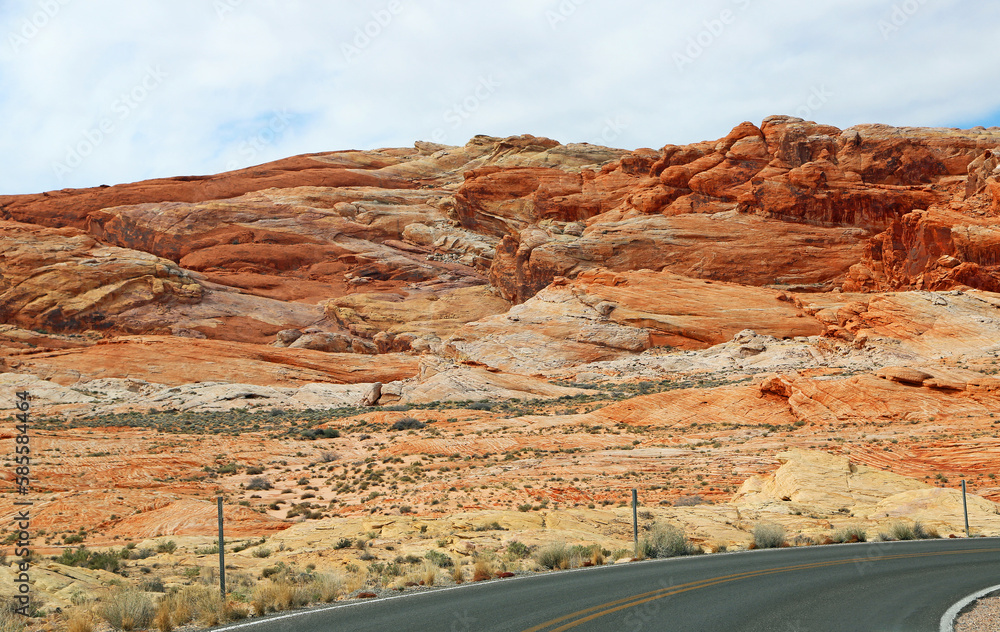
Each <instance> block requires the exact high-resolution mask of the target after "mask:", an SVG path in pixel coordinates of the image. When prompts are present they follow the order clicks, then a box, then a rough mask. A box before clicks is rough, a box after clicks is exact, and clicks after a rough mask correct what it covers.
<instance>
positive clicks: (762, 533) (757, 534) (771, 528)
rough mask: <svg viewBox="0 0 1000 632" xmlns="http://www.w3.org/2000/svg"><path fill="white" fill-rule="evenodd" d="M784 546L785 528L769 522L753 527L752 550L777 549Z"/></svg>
mask: <svg viewBox="0 0 1000 632" xmlns="http://www.w3.org/2000/svg"><path fill="white" fill-rule="evenodd" d="M785 544H786V540H785V528H784V527H782V526H781V525H778V524H774V523H770V522H761V523H758V524H756V525H754V528H753V542H752V543H751V547H752V548H755V549H777V548H780V547H783V546H785Z"/></svg>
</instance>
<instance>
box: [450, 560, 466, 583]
mask: <svg viewBox="0 0 1000 632" xmlns="http://www.w3.org/2000/svg"><path fill="white" fill-rule="evenodd" d="M451 579H452V580H453V581H454V582H455V583H456V584H461V583H462V582H463V581H465V573H464V572H463V571H462V565H461V564H459V563H457V562H456V563H455V565H454V566H452V568H451Z"/></svg>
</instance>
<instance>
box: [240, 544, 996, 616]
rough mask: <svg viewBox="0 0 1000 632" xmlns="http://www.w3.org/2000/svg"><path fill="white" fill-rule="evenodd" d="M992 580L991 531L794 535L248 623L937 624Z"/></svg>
mask: <svg viewBox="0 0 1000 632" xmlns="http://www.w3.org/2000/svg"><path fill="white" fill-rule="evenodd" d="M995 584H1000V539H994V538H975V539H971V540H965V539H949V540H929V541H922V542H892V543H875V544H857V545H843V546H825V547H803V548H791V549H780V550H772V551H751V552H745V553H731V554H722V555H705V556H698V557H689V558H674V559H669V560H654V561H650V562H640V563H632V564H622V565H617V566H608V567H601V568H588V569H581V570H578V571H568V572H561V573H549V574H543V575H537V576H532V577H527V578H521V579H504V580H496V581H492V582H484V583H481V584H473V585H467V586H462V587H458V588H455V589H444V590H437V591H428V592H423V593H417V594H408V595H403V596H400V597H394V598H390V599H382V600H376V601H371V602H366V603H362V604H355V605H347V606H339V607H332V608H326V609H320V610H315V611H310V612H308V613H305V614H297V615H291V616H289V615H284V616H279V617H273V618H272V619H268V620H257V621H254V622H252V623H251V624H249V625H247V624H242V625H238V626H228V627H226V628H223V629H226V630H240V631H243V630H247V631H248V632H249V631H252V632H330V631H333V630H344V631H351V632H369V631H370V632H386V631H392V632H404V631H405V632H410V631H423V630H427V631H433V632H451V631H454V632H472V631H484V632H485V631H488V632H562V631H563V630H573V631H574V632H593V631H598V630H601V631H607V630H624V631H630V632H638V631H642V630H649V631H652V630H656V631H662V630H677V631H684V632H695V631H698V630H705V631H711V632H716V631H720V630H726V631H729V630H734V631H735V630H746V631H760V632H806V631H808V632H814V631H816V632H819V631H826V630H830V631H836V632H848V631H851V630H858V631H864V632H888V631H899V632H922V631H927V632H932V631H933V632H937V630H938V626H939V622H940V619H941V615H942V614H943V613H944V611H945V610H947V608H948V606H950V605H951V604H952V603H954V602H955V601H958V600H959V599H961V598H962V597H963V596H965V595H967V594H970V593H973V592H975V591H976V590H978V589H980V588H984V587H987V586H991V585H995Z"/></svg>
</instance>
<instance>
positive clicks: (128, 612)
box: [97, 587, 156, 631]
mask: <svg viewBox="0 0 1000 632" xmlns="http://www.w3.org/2000/svg"><path fill="white" fill-rule="evenodd" d="M97 614H98V616H100V617H101V618H102V619H104V620H105V621H106V622H107V623H108V625H110V626H111V627H112V628H114V629H116V630H126V631H127V630H141V629H143V628H148V627H149V625H150V623H152V622H153V615H155V614H156V609H155V608H154V606H153V602H152V601H151V600H150V598H149V597H147V596H146V594H145V593H143V592H142V591H140V590H137V589H135V588H121V587H118V588H114V589H112V590H109V591H108V592H107V593H105V595H104V597H103V598H102V599H101V603H100V604H99V605H98V606H97Z"/></svg>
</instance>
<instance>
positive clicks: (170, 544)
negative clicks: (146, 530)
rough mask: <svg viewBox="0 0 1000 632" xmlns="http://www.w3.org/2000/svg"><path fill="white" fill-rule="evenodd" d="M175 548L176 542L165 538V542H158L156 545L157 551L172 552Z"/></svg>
mask: <svg viewBox="0 0 1000 632" xmlns="http://www.w3.org/2000/svg"><path fill="white" fill-rule="evenodd" d="M176 550H177V543H176V542H174V541H173V540H167V541H166V542H160V543H159V544H157V545H156V552H157V553H173V552H174V551H176Z"/></svg>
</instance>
